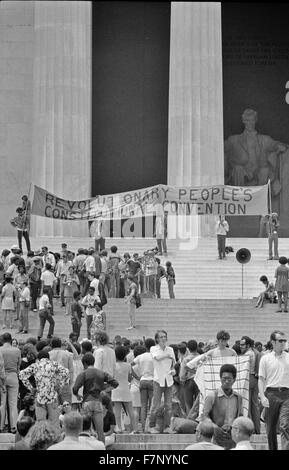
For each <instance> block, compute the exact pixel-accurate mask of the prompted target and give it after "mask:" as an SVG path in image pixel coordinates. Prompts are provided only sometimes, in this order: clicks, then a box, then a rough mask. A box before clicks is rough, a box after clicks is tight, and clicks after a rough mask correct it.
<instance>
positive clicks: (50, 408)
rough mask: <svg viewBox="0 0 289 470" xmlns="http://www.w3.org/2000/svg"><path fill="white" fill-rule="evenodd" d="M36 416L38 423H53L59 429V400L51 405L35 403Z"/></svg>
mask: <svg viewBox="0 0 289 470" xmlns="http://www.w3.org/2000/svg"><path fill="white" fill-rule="evenodd" d="M35 415H36V421H45V420H46V419H47V420H48V421H51V423H52V424H53V425H54V426H55V427H56V428H57V429H59V410H58V402H57V400H55V401H53V402H51V403H45V405H42V404H40V403H38V401H37V400H36V401H35Z"/></svg>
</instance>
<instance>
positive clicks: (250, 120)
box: [242, 109, 258, 131]
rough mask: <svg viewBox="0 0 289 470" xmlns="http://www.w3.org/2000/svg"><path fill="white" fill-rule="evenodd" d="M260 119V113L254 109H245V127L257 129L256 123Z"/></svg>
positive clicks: (243, 117) (243, 119) (249, 129)
mask: <svg viewBox="0 0 289 470" xmlns="http://www.w3.org/2000/svg"><path fill="white" fill-rule="evenodd" d="M257 119H258V114H257V112H256V111H254V109H245V111H244V112H243V114H242V121H243V123H244V126H245V129H247V130H248V131H251V130H253V129H255V124H256V122H257Z"/></svg>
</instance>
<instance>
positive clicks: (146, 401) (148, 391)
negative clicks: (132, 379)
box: [139, 380, 153, 431]
mask: <svg viewBox="0 0 289 470" xmlns="http://www.w3.org/2000/svg"><path fill="white" fill-rule="evenodd" d="M139 390H140V401H141V412H140V413H141V424H142V428H143V431H144V430H145V424H146V419H147V415H148V412H149V410H150V407H151V404H152V398H153V381H152V380H141V381H140V386H139Z"/></svg>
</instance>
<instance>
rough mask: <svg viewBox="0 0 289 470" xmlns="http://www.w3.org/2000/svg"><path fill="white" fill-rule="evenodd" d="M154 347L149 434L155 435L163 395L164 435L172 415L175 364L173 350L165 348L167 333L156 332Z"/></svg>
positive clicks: (151, 350)
mask: <svg viewBox="0 0 289 470" xmlns="http://www.w3.org/2000/svg"><path fill="white" fill-rule="evenodd" d="M155 342H156V346H152V347H151V349H150V353H151V355H152V358H153V364H154V380H153V401H152V407H151V414H150V422H149V427H150V433H152V434H157V433H158V431H157V429H156V428H155V426H156V413H157V410H158V408H159V407H160V404H161V398H162V395H163V394H164V406H165V410H164V411H165V417H164V426H165V429H164V431H163V432H164V433H166V432H168V431H169V426H170V419H171V414H172V396H173V383H174V380H173V375H175V369H174V365H175V363H176V359H175V353H174V350H173V348H171V347H170V346H166V342H167V332H166V331H164V330H158V331H157V332H156V334H155Z"/></svg>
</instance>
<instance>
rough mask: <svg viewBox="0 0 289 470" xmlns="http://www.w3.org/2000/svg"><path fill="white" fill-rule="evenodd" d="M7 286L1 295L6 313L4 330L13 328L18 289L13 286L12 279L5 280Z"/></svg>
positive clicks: (2, 306) (2, 305)
mask: <svg viewBox="0 0 289 470" xmlns="http://www.w3.org/2000/svg"><path fill="white" fill-rule="evenodd" d="M5 282H6V284H5V286H4V287H3V289H2V293H1V300H2V304H1V308H2V310H3V312H4V322H3V328H9V329H11V328H13V314H14V311H15V301H14V299H15V294H16V289H15V287H14V286H13V279H12V277H6V279H5Z"/></svg>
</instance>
